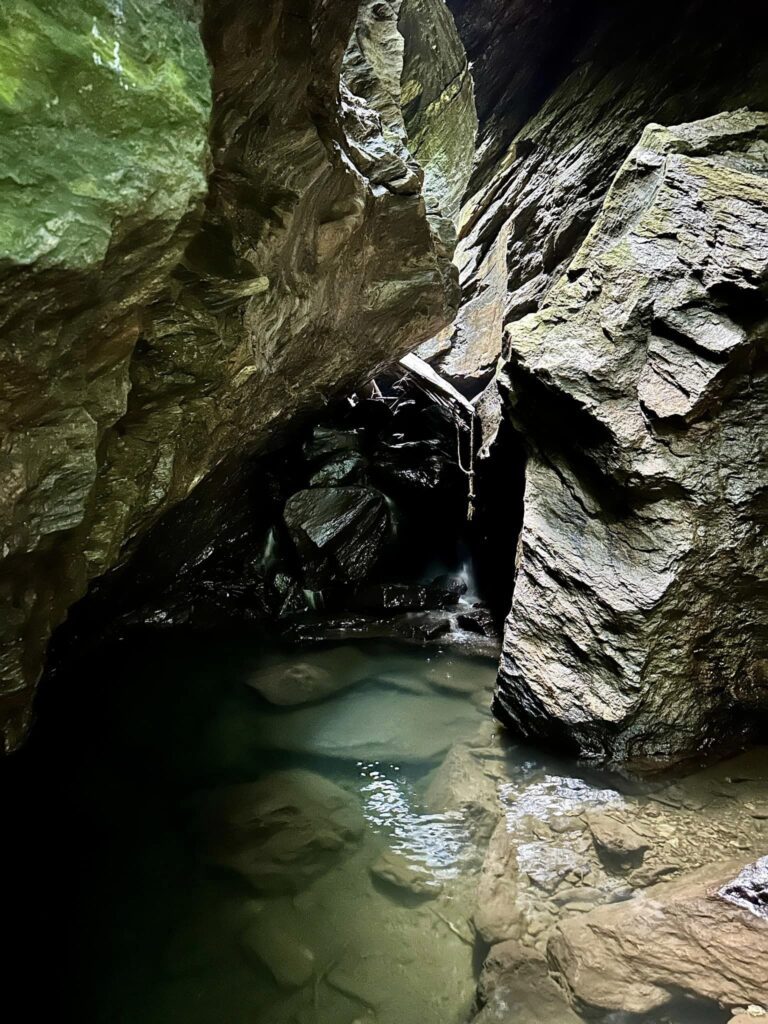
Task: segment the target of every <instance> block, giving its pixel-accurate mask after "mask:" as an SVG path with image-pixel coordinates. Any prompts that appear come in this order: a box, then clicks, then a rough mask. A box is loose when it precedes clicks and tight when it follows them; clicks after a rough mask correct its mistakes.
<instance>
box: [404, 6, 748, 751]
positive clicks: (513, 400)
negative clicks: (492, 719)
mask: <svg viewBox="0 0 768 1024" xmlns="http://www.w3.org/2000/svg"><path fill="white" fill-rule="evenodd" d="M452 7H453V10H454V12H455V14H456V17H457V23H458V25H459V28H460V31H461V32H462V35H463V38H464V40H465V43H466V45H467V49H468V53H469V56H470V59H471V60H472V61H473V62H474V63H475V66H474V74H475V76H476V81H477V100H478V111H479V114H480V120H481V125H480V132H479V150H478V162H477V165H476V168H475V172H474V175H473V179H472V182H471V184H470V189H469V198H468V200H467V201H466V202H465V204H464V208H463V211H462V220H461V225H462V227H461V239H460V243H459V249H458V253H457V260H458V262H459V265H460V267H461V279H462V305H461V309H460V312H459V315H458V317H457V319H456V321H455V324H454V326H453V328H452V330H451V331H449V332H444V333H443V334H441V335H440V337H439V338H438V340H437V341H436V342H433V343H430V345H429V346H425V347H424V349H423V350H422V351H423V352H424V354H425V356H426V357H427V358H430V359H431V360H432V362H433V365H435V366H436V368H438V369H439V370H440V371H441V372H442V373H444V374H445V375H446V376H448V377H450V378H451V379H452V380H453V381H454V382H455V383H456V384H457V385H458V386H460V387H461V388H463V389H464V390H465V391H466V392H467V393H469V394H473V395H478V396H479V397H478V398H477V399H476V405H477V408H478V410H479V413H480V416H481V419H482V421H483V443H484V449H483V454H486V453H487V452H488V449H489V447H490V454H489V461H490V464H491V467H492V470H491V471H492V475H493V479H494V480H495V481H496V484H495V486H496V488H497V491H498V496H497V500H499V501H503V500H504V498H503V497H502V493H503V489H504V480H505V472H506V473H507V475H508V476H507V478H508V479H510V480H512V479H513V478H514V476H515V474H516V472H517V471H518V470H517V468H516V467H514V466H512V465H510V464H509V462H508V461H507V456H506V455H505V454H504V451H503V450H502V448H501V446H499V445H497V446H496V451H495V453H494V448H493V437H494V432H495V431H496V429H497V427H498V423H499V419H500V417H502V418H503V419H504V420H505V421H506V423H507V424H511V425H512V426H513V427H514V428H515V431H516V432H517V436H518V437H519V438H520V439H522V440H523V441H524V443H525V446H526V449H527V456H526V469H525V477H526V482H525V497H524V518H523V526H522V532H521V535H520V538H519V545H518V555H517V568H516V581H515V594H514V600H513V606H512V610H511V612H510V615H509V618H508V621H507V627H506V636H505V645H504V653H503V656H502V661H501V671H500V677H499V687H498V691H497V697H496V704H495V708H496V713H497V715H498V716H499V717H500V718H501V720H502V721H504V722H507V723H509V724H511V725H513V726H514V728H515V729H516V730H517V731H520V730H521V731H522V732H523V733H525V734H527V735H530V736H536V737H539V738H542V737H554V738H557V739H558V740H559V741H560V742H562V741H564V740H565V741H567V742H569V743H571V744H572V745H573V746H574V747H575V748H576V749H578V750H579V751H580V752H581V753H582V754H583V755H586V756H589V757H593V758H596V759H600V760H604V759H613V760H617V761H624V760H627V759H630V760H633V761H634V762H636V763H637V762H648V761H650V762H653V763H656V762H657V761H658V760H667V759H670V758H677V757H684V756H686V755H687V754H693V753H700V752H701V751H702V750H706V749H707V748H709V747H713V746H719V745H722V744H723V743H727V742H729V741H730V742H738V740H739V739H742V738H745V737H748V736H749V735H751V734H755V730H756V729H758V730H759V727H760V726H759V723H760V721H761V715H763V714H764V713H765V712H766V710H768V686H767V684H766V670H765V666H766V655H767V654H768V645H767V644H766V630H765V624H766V621H768V602H767V599H766V590H765V582H764V580H765V572H764V567H765V553H764V545H765V509H766V506H765V501H766V476H765V465H766V434H765V429H764V425H762V424H764V420H765V376H764V375H765V357H764V343H765V330H766V318H767V317H768V306H766V288H767V287H768V278H767V276H766V265H767V260H768V231H766V228H767V227H768V224H767V222H766V214H767V212H768V208H767V206H766V156H767V155H768V151H767V150H766V116H765V114H761V113H760V111H761V110H762V111H765V110H766V109H768V96H767V95H766V83H767V82H768V75H766V70H767V69H766V59H765V54H764V53H763V52H762V48H761V47H760V46H759V45H756V44H755V43H754V40H755V39H756V38H757V37H758V36H759V30H758V27H757V23H756V16H757V10H756V8H755V7H754V6H753V5H746V4H745V5H739V17H732V13H733V12H729V11H724V10H717V9H714V8H712V7H711V5H707V4H703V3H695V2H691V3H686V4H683V5H678V6H676V7H675V9H674V10H673V11H671V10H669V9H668V8H664V7H662V5H656V4H650V5H648V4H642V5H641V4H634V3H631V4H625V5H621V8H620V9H619V8H616V7H615V6H613V5H603V4H589V5H586V6H584V5H578V7H577V5H574V4H568V3H562V4H538V5H533V4H528V3H524V2H518V3H508V4H499V3H493V2H492V0H487V2H485V3H481V4H468V3H462V2H459V0H455V2H454V3H453V4H452ZM654 122H656V124H655V125H654ZM659 124H661V125H668V126H672V127H669V128H661V127H659ZM489 381H490V383H488V382H489ZM483 388H485V390H484V391H483V390H482V389H483ZM500 400H501V405H500V404H499V403H500ZM502 407H503V408H502ZM510 519H511V521H514V517H513V516H512V515H510ZM761 567H762V568H761Z"/></svg>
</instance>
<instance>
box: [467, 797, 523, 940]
mask: <svg viewBox="0 0 768 1024" xmlns="http://www.w3.org/2000/svg"><path fill="white" fill-rule="evenodd" d="M517 874H518V871H517V850H516V849H515V846H514V844H513V840H512V837H511V835H510V831H509V828H508V826H507V821H506V818H503V817H502V818H501V819H499V821H498V824H497V825H496V828H495V829H494V832H493V835H492V836H491V841H490V843H489V844H488V850H487V852H486V855H485V860H484V861H483V867H482V871H481V873H480V882H479V883H478V887H477V910H476V911H475V916H474V922H475V928H476V929H477V931H478V934H479V935H481V936H482V938H483V939H484V940H485V941H486V942H489V943H494V942H504V941H505V940H506V939H518V938H520V934H521V931H522V924H521V921H520V911H519V909H518V906H517Z"/></svg>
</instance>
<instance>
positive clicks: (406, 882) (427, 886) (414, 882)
mask: <svg viewBox="0 0 768 1024" xmlns="http://www.w3.org/2000/svg"><path fill="white" fill-rule="evenodd" d="M371 874H372V875H373V876H374V878H378V879H380V880H381V881H382V882H387V883H388V884H389V885H393V886H394V887H395V888H396V889H404V890H406V891H407V892H410V893H412V894H413V895H414V896H424V897H427V896H437V894H438V893H439V892H440V890H441V889H442V883H441V882H440V880H439V879H438V878H435V876H434V875H433V874H432V872H431V871H430V870H429V869H428V868H426V867H425V866H424V865H423V864H417V863H414V861H413V860H410V859H408V858H406V857H404V856H403V855H402V854H401V853H398V852H397V851H395V850H385V851H384V852H383V853H382V854H381V855H380V856H379V857H377V858H376V860H375V861H374V862H373V864H371Z"/></svg>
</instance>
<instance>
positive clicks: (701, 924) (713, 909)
mask: <svg viewBox="0 0 768 1024" xmlns="http://www.w3.org/2000/svg"><path fill="white" fill-rule="evenodd" d="M739 867H740V865H739V864H738V862H733V861H732V862H725V863H721V864H717V865H710V866H709V867H706V868H702V869H700V870H699V871H696V872H693V873H692V874H690V875H687V876H685V877H684V878H681V879H680V880H679V881H674V882H662V883H661V884H660V885H657V886H654V887H653V888H651V889H648V890H646V892H645V893H643V894H642V895H641V896H637V897H635V898H634V899H632V900H627V901H625V902H623V903H614V904H611V905H610V906H605V907H599V908H597V909H596V910H592V911H590V913H588V914H581V915H578V916H575V917H572V918H570V919H567V920H565V921H564V922H563V923H562V924H561V925H560V927H559V929H558V931H557V933H556V934H555V935H554V937H553V938H552V939H551V940H550V943H549V947H548V954H549V957H550V961H551V962H552V964H553V965H554V967H555V968H556V969H557V970H558V971H559V972H560V975H561V978H562V980H563V982H564V983H565V984H566V985H567V987H568V988H569V989H570V991H571V993H572V995H573V996H574V997H575V998H576V999H577V1000H579V1001H580V1002H581V1003H583V1004H586V1005H587V1006H590V1007H596V1008H600V1009H603V1010H623V1011H625V1012H629V1013H648V1012H649V1011H651V1010H654V1009H657V1008H658V1007H661V1006H664V1005H665V1004H666V1003H668V1002H670V1001H671V1000H672V999H673V998H674V997H675V996H677V995H678V994H680V993H684V994H686V995H690V996H694V997H698V998H701V999H708V1000H712V1001H713V1002H716V1003H719V1004H720V1005H721V1006H723V1007H735V1006H744V1005H745V1004H748V1003H755V1004H758V1005H760V1004H761V1003H763V1002H765V999H766V993H768V922H766V921H765V919H762V918H758V917H756V916H755V915H754V914H752V913H750V912H749V911H748V910H743V909H741V908H739V907H734V906H732V905H729V904H728V903H726V902H725V901H724V900H722V899H719V898H715V897H714V893H715V891H716V890H717V889H718V887H720V886H722V885H723V884H724V883H725V882H726V880H727V879H728V878H730V877H732V875H733V874H734V873H735V872H736V871H738V869H739Z"/></svg>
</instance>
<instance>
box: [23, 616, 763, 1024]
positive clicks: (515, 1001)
mask: <svg viewBox="0 0 768 1024" xmlns="http://www.w3.org/2000/svg"><path fill="white" fill-rule="evenodd" d="M455 614H456V612H455V610H454V615H455ZM467 650H469V648H467V647H462V646H461V638H460V630H459V631H455V632H454V633H453V634H452V635H450V636H447V638H445V639H444V640H443V642H442V644H440V643H436V644H433V645H414V644H413V643H410V644H404V643H402V642H395V641H392V640H391V639H390V640H381V639H379V640H363V639H360V638H359V637H357V638H355V639H354V640H352V641H349V640H348V641H347V642H344V643H339V642H338V641H336V642H332V643H329V642H325V643H323V644H308V643H307V642H306V641H304V642H302V643H301V644H300V645H298V646H296V645H291V646H286V645H281V646H275V647H273V648H272V649H271V650H269V651H268V653H265V651H264V644H263V640H262V638H258V639H255V638H254V637H253V636H249V635H247V634H245V633H243V632H242V631H241V632H240V633H239V634H237V635H229V636H227V637H223V636H217V635H216V634H211V635H209V636H208V637H206V638H203V637H201V636H200V635H197V636H193V635H191V634H186V633H180V632H178V631H171V632H167V633H161V634H158V633H157V632H156V631H152V630H147V629H146V628H142V629H141V630H134V631H132V632H129V633H128V634H126V637H125V638H124V639H123V640H121V641H119V642H113V643H110V644H107V645H105V646H103V647H101V648H97V649H96V650H95V651H92V652H91V653H90V655H88V656H87V657H85V658H83V659H81V660H80V661H79V662H78V664H77V666H76V668H74V669H72V670H71V671H70V670H67V671H68V673H69V675H68V678H67V679H66V687H65V688H64V685H63V681H62V680H57V686H56V688H55V689H54V688H53V687H51V688H49V690H48V691H46V692H45V699H46V702H47V705H46V704H43V705H42V706H41V712H40V724H39V728H38V730H37V733H36V734H35V737H33V741H32V743H31V744H30V745H29V747H28V748H27V749H26V750H25V751H24V752H23V755H22V756H20V757H19V758H17V759H15V760H14V762H13V765H14V766H15V769H14V774H13V775H12V776H11V777H10V778H9V779H8V786H7V787H6V796H9V797H10V798H11V799H10V800H9V801H6V806H9V807H10V808H11V811H10V817H9V824H10V826H11V828H10V832H9V835H10V836H11V840H10V843H9V845H8V847H7V849H6V854H7V855H9V856H10V860H11V864H10V866H11V869H12V870H13V871H14V877H16V878H17V879H18V881H19V883H20V884H19V889H20V892H21V891H23V893H24V900H25V906H26V919H27V920H28V921H30V922H32V925H31V926H30V927H31V930H32V928H34V930H35V937H36V938H37V948H36V954H35V956H36V960H37V962H38V963H39V962H40V961H42V964H43V966H44V968H45V969H46V971H47V976H48V978H49V984H48V985H47V986H46V987H45V990H44V992H41V993H40V994H39V998H41V999H42V998H51V999H52V1004H53V1005H55V1006H56V1007H58V1009H59V1013H60V1016H62V1017H63V1019H67V1020H68V1019H70V1017H71V1018H72V1019H75V1018H77V1019H78V1020H79V1021H80V1022H82V1024H90V1022H97V1021H98V1022H101V1021H120V1022H121V1024H123V1022H124V1024H155V1022H156V1024H169V1022H175V1021H185V1022H187V1024H214V1022H216V1024H221V1022H222V1021H226V1022H228V1024H240V1022H241V1021H242V1022H246V1021H247V1022H249V1024H279V1022H285V1024H288V1022H301V1024H304V1022H306V1024H353V1022H357V1024H362V1022H370V1024H373V1022H377V1024H432V1022H434V1024H438V1022H439V1024H446V1022H455V1024H463V1022H465V1021H469V1020H476V1021H477V1022H478V1024H479V1022H482V1024H490V1022H498V1024H502V1022H503V1024H508V1022H510V1021H514V1022H515V1024H571V1022H573V1024H576V1022H578V1021H581V1020H591V1019H605V1020H610V1021H619V1020H621V1021H637V1022H648V1024H650V1022H653V1024H661V1022H664V1024H683V1022H691V1024H693V1022H694V1021H695V1022H697V1024H704V1022H709V1021H711V1022H712V1024H719V1022H725V1021H728V1020H729V1019H730V1016H731V1011H736V1010H742V1011H744V1012H745V1013H746V1012H747V1010H748V1008H750V1009H749V1013H751V1014H753V1015H755V1014H760V1013H762V1012H763V1008H764V1007H765V1006H766V1003H768V999H766V992H768V974H767V973H766V972H767V971H768V923H767V922H766V919H765V913H766V900H765V873H764V868H763V873H762V875H761V873H760V868H759V865H758V868H757V869H756V871H755V872H754V873H753V875H752V876H750V877H746V878H742V879H738V878H737V877H736V876H737V875H738V873H739V871H740V870H741V868H742V867H743V865H744V864H746V863H749V862H751V861H755V860H756V859H757V858H758V857H759V856H760V855H761V853H763V852H764V850H765V848H766V841H767V840H768V801H767V800H766V791H767V790H768V750H766V749H765V748H758V749H756V750H753V751H751V752H749V753H745V754H742V755H740V756H739V757H736V758H734V759H732V760H730V761H727V762H724V763H722V764H719V765H717V766H714V767H708V768H703V769H700V770H698V771H694V772H692V773H690V774H688V775H686V776H684V777H681V778H676V779H663V780H660V779H655V780H652V781H645V782H637V781H634V782H633V781H628V780H627V779H625V778H621V777H618V776H612V775H608V774H599V773H595V772H590V771H586V770H583V769H580V768H579V767H578V766H577V765H576V764H575V763H572V762H569V761H567V760H563V759H562V758H556V757H554V756H550V755H545V754H543V753H542V752H541V751H538V750H535V749H533V748H530V747H527V746H524V745H520V744H518V743H516V742H514V741H513V740H511V739H510V737H509V736H508V735H507V734H506V733H504V732H503V731H500V729H499V727H498V726H497V725H495V724H494V723H493V720H492V719H491V718H490V716H489V715H488V711H487V709H488V705H489V702H490V700H491V693H492V688H493V685H494V681H495V677H496V665H495V662H494V661H493V660H492V659H490V658H488V657H486V656H483V652H481V653H479V654H478V653H475V654H474V655H472V654H469V655H468V654H467ZM107 682H108V685H106V684H107ZM62 693H66V701H63V700H62V698H61V694H62ZM94 709H96V710H94ZM54 722H55V727H54V726H53V723H54ZM41 807H46V808H48V809H49V810H48V813H47V814H44V815H42V816H41V815H40V813H39V809H40V808H41ZM41 879H44V880H45V881H44V884H42V883H41ZM761 879H762V881H761ZM729 884H730V889H728V890H727V892H726V891H725V889H726V888H727V887H728V885H729ZM761 885H762V887H763V888H762V890H761V889H760V886H761ZM726 896H727V897H728V899H730V902H728V901H727V900H726V898H725V897H726ZM54 923H55V929H56V932H55V934H56V942H55V944H54V946H55V948H54V949H52V948H50V947H49V946H48V944H47V943H42V944H41V942H40V937H41V935H48V936H50V935H51V931H50V929H51V927H52V926H54ZM49 961H50V962H49ZM750 1019H751V1018H750Z"/></svg>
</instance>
